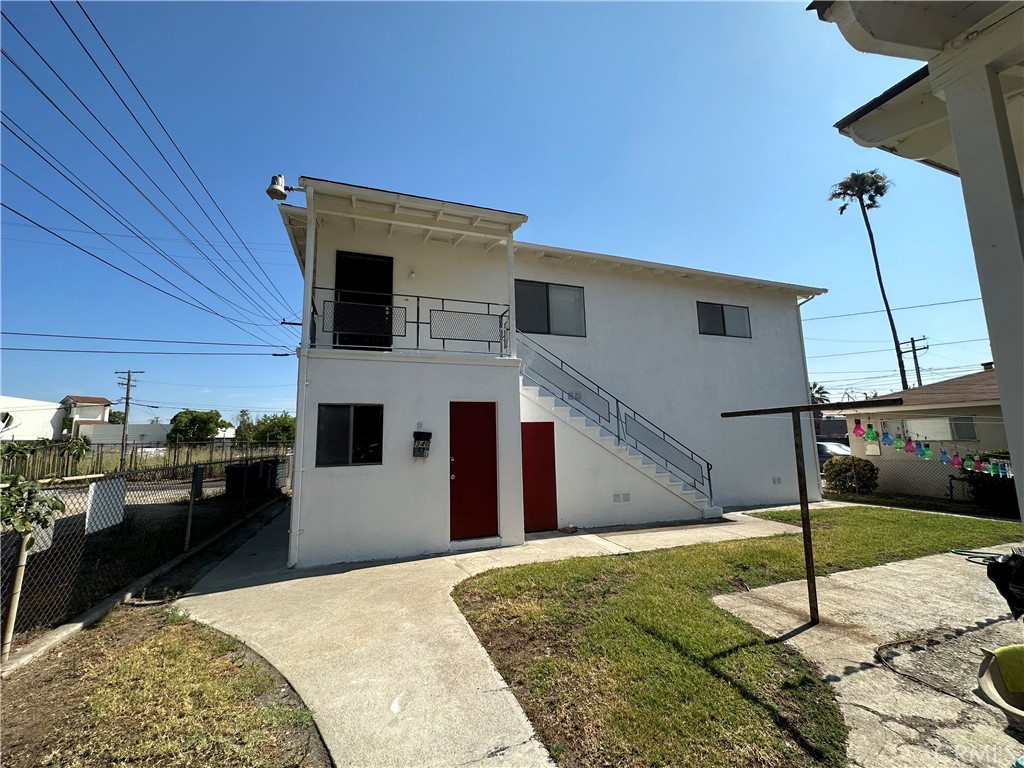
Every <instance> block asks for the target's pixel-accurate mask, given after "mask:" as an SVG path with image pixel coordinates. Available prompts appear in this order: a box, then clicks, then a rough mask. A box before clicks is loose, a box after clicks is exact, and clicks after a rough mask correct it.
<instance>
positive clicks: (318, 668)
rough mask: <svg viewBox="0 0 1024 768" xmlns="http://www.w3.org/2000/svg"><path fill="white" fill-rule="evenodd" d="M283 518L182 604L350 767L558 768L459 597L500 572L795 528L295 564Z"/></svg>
mask: <svg viewBox="0 0 1024 768" xmlns="http://www.w3.org/2000/svg"><path fill="white" fill-rule="evenodd" d="M287 529H288V515H287V514H282V515H280V516H279V517H278V518H277V519H275V520H274V521H273V522H272V523H271V524H270V525H268V526H267V527H266V528H264V529H263V530H262V531H260V533H258V534H257V535H256V536H254V537H253V538H252V539H250V540H249V541H248V542H247V543H246V544H244V545H243V546H242V547H241V548H239V549H238V550H237V551H236V552H235V553H234V554H232V555H231V556H230V557H228V558H227V559H226V560H224V561H223V562H222V563H221V564H220V565H219V566H217V568H215V569H214V570H213V571H211V572H210V573H209V574H207V576H206V577H205V578H203V579H202V580H201V581H200V582H199V583H198V584H196V586H195V587H194V588H193V590H192V592H190V593H189V594H188V595H187V596H186V597H184V598H182V599H181V600H180V601H179V605H180V606H181V607H182V608H184V609H186V610H188V611H189V613H190V614H191V616H192V617H193V618H195V619H197V620H199V621H202V622H205V623H207V624H210V625H211V626H213V627H216V628H217V629H219V630H221V631H223V632H226V633H228V634H230V635H233V636H235V637H237V638H239V639H240V640H242V641H243V642H245V643H246V644H247V645H249V646H250V647H251V648H253V649H254V650H256V651H257V652H259V653H260V654H261V655H263V657H264V658H266V659H267V661H269V662H270V663H271V664H273V665H274V666H275V667H277V669H278V670H280V672H281V673H282V674H283V675H284V676H285V677H286V678H288V681H289V682H290V683H291V684H292V686H293V687H294V688H295V690H296V691H298V693H299V695H300V696H302V698H303V700H304V701H305V702H306V704H307V705H308V706H309V707H310V709H312V710H313V714H314V717H315V719H316V722H317V725H318V726H319V727H320V731H321V733H322V734H323V737H324V741H325V742H326V744H327V748H328V749H329V750H330V752H331V756H332V757H333V759H334V761H335V763H336V764H337V765H338V766H367V767H369V766H396V767H398V766H401V767H402V768H405V767H406V766H413V765H415V766H517V767H522V768H528V767H529V766H542V765H550V764H551V763H550V761H549V760H548V755H547V751H546V750H545V749H544V747H543V746H542V745H541V744H540V743H539V742H538V741H537V740H536V739H535V738H534V734H533V727H532V726H531V725H530V722H529V721H528V720H527V719H526V715H525V714H523V711H522V709H521V708H520V706H519V703H518V702H517V701H516V699H515V697H514V696H513V695H512V693H511V692H510V691H509V689H508V688H507V687H506V685H505V683H504V681H503V680H502V679H501V676H500V675H499V674H498V672H497V670H496V669H495V668H494V665H493V664H492V663H491V660H490V658H489V657H488V655H487V653H486V651H484V649H483V647H482V646H481V645H480V643H479V642H478V641H477V639H476V636H475V635H474V634H473V631H472V630H471V629H470V627H469V624H467V623H466V620H465V619H464V618H463V616H462V614H461V613H460V612H459V610H458V608H457V607H456V606H455V603H454V602H453V601H452V599H451V596H450V595H451V590H452V587H453V586H454V585H455V584H457V583H458V582H460V581H462V580H463V579H465V578H467V577H468V576H471V575H474V574H477V573H480V572H482V571H486V570H489V569H491V568H498V567H504V566H509V565H517V564H521V563H531V562H539V561H551V560H562V559H565V558H569V557H587V556H594V555H607V554H619V553H624V552H630V551H639V550H649V549H661V548H666V547H677V546H683V545H688V544H697V543H702V542H707V541H724V540H727V539H737V538H754V537H759V536H771V535H774V534H777V533H792V532H793V530H794V529H793V528H792V527H791V526H787V525H783V524H780V523H773V522H770V521H767V520H758V519H756V518H751V517H746V516H745V515H743V514H741V513H732V514H727V515H725V517H724V519H722V520H721V521H717V522H708V523H699V524H690V525H680V526H672V527H667V528H660V529H643V530H619V531H611V530H604V531H602V532H600V533H599V534H598V533H587V532H581V533H577V534H573V535H563V534H557V533H556V534H536V535H534V536H532V537H531V540H530V541H528V542H527V543H526V544H524V545H522V546H518V547H509V548H505V549H497V550H487V551H481V552H467V553H462V554H457V555H447V556H443V557H429V558H423V559H420V560H413V561H404V562H389V563H384V562H381V563H376V562H375V563H364V564H358V565H347V566H334V567H330V568H316V569H307V570H287V569H285V568H284V563H285V556H286V547H287V538H288V536H287Z"/></svg>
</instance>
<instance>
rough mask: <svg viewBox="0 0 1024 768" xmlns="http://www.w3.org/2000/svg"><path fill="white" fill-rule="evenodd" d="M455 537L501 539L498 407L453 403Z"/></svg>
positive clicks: (452, 483)
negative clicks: (496, 537)
mask: <svg viewBox="0 0 1024 768" xmlns="http://www.w3.org/2000/svg"><path fill="white" fill-rule="evenodd" d="M448 418H449V426H450V429H451V461H450V462H449V465H448V466H449V469H450V470H451V472H450V474H451V537H452V540H455V539H479V538H482V537H484V536H497V535H498V411H497V404H495V403H449V413H448Z"/></svg>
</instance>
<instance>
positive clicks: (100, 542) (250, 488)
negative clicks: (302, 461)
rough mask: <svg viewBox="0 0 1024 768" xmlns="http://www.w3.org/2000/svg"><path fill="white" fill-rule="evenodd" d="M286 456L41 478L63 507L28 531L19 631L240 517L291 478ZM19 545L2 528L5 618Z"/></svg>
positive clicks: (54, 617) (72, 608) (46, 622)
mask: <svg viewBox="0 0 1024 768" xmlns="http://www.w3.org/2000/svg"><path fill="white" fill-rule="evenodd" d="M290 461H291V457H290V456H285V455H280V456H273V457H266V458H263V459H254V460H242V461H236V462H230V461H228V462H211V463H204V464H195V465H190V466H177V467H161V468H156V469H147V470H139V471H132V472H123V473H114V474H108V475H97V476H93V477H89V478H83V479H75V480H73V481H68V482H60V481H57V482H53V483H49V484H47V487H46V488H45V490H43V491H41V493H42V494H43V495H45V496H52V497H56V498H59V499H60V500H61V501H63V502H64V505H65V510H64V511H63V512H61V513H59V514H58V515H56V516H55V518H54V519H53V521H52V524H50V525H48V526H46V527H43V526H37V528H36V530H35V531H34V535H33V539H34V541H33V543H32V546H31V548H30V549H29V550H28V557H27V561H26V564H25V575H24V581H23V583H22V589H21V596H20V600H19V606H18V616H17V620H16V622H15V627H14V628H15V632H16V633H24V632H27V631H32V630H37V629H45V628H48V627H52V626H55V625H58V624H60V623H62V622H64V621H66V620H68V619H69V618H71V617H73V616H75V615H76V614H78V613H80V612H81V611H83V610H85V609H86V608H89V607H90V606H92V605H94V604H95V603H96V602H98V601H99V600H102V599H103V598H104V597H106V596H107V595H109V594H111V593H112V592H114V591H116V590H118V589H123V588H124V587H125V586H127V585H128V584H130V583H131V582H132V581H134V580H135V579H137V578H138V577H140V576H142V575H144V574H146V573H148V572H150V571H152V570H153V569H154V568H157V567H158V566H160V565H162V564H163V563H166V562H167V561H169V560H171V559H172V558H174V557H176V556H178V555H180V554H182V553H184V552H187V551H188V550H190V549H192V548H193V547H195V545H196V544H199V543H201V542H202V541H203V540H204V539H207V538H209V537H211V536H213V535H215V534H218V533H220V532H222V531H224V530H226V529H227V528H229V527H230V526H232V525H233V524H235V523H236V522H239V521H240V520H242V519H243V518H244V517H246V516H247V515H248V514H249V513H250V512H251V511H252V510H254V509H255V508H256V507H258V506H260V505H261V504H263V503H264V502H266V501H267V500H269V499H272V498H274V497H275V496H276V495H278V494H279V493H280V492H281V491H282V490H284V489H285V488H286V487H287V486H285V485H283V483H287V482H288V481H289V479H290V472H291V470H290ZM20 547H21V537H20V535H19V534H17V533H16V532H15V531H12V530H4V531H3V533H2V534H0V570H2V578H0V596H2V610H3V616H4V620H6V616H7V608H8V605H9V602H10V597H11V589H12V586H13V580H14V571H15V567H16V564H17V561H18V552H19V549H20ZM15 644H16V645H17V642H16V643H15Z"/></svg>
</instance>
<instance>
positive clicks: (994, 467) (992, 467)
mask: <svg viewBox="0 0 1024 768" xmlns="http://www.w3.org/2000/svg"><path fill="white" fill-rule="evenodd" d="M988 473H989V474H990V475H992V477H999V462H998V461H993V462H990V463H989V465H988Z"/></svg>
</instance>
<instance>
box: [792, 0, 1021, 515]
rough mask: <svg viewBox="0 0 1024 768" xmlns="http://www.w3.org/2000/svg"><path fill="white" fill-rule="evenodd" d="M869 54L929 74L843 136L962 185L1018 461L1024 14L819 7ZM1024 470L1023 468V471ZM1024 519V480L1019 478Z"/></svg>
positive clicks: (1003, 8) (855, 4)
mask: <svg viewBox="0 0 1024 768" xmlns="http://www.w3.org/2000/svg"><path fill="white" fill-rule="evenodd" d="M809 10H814V11H816V12H817V14H818V17H819V18H820V19H822V20H823V21H827V22H831V23H834V24H836V25H837V26H838V27H839V30H840V31H841V32H842V35H843V37H844V38H846V40H847V41H848V42H849V43H850V45H851V46H853V47H854V48H856V49H857V50H859V51H863V52H866V53H875V54H881V55H883V56H896V57H900V58H907V59H917V60H919V61H925V62H927V66H925V67H923V68H922V69H920V70H918V71H917V72H915V73H914V74H913V75H911V76H910V77H907V78H905V79H904V80H902V81H901V82H899V83H897V84H896V85H894V86H893V87H892V88H890V89H889V90H887V91H885V93H883V94H881V95H880V96H879V97H878V98H876V99H873V100H872V101H871V102H869V103H868V104H865V105H864V106H863V107H861V108H860V109H858V110H856V111H855V112H853V113H852V114H850V115H849V116H847V117H845V118H843V119H842V120H840V121H839V123H837V124H836V127H837V128H838V129H839V130H840V132H841V133H843V134H844V135H846V136H849V137H850V138H851V139H853V140H854V141H855V142H857V143H858V144H860V145H862V146H867V147H877V148H879V149H883V150H885V151H887V152H890V153H892V154H894V155H897V156H900V157H905V158H908V159H911V160H916V161H918V162H921V163H924V164H926V165H929V166H931V167H933V168H937V169H939V170H942V171H946V172H948V173H951V174H954V175H956V176H959V177H960V183H961V186H962V188H963V194H964V204H965V207H966V209H967V221H968V225H969V227H970V232H971V241H972V243H973V245H974V261H975V263H976V265H977V268H978V283H979V285H980V286H981V297H982V300H983V302H984V305H985V321H986V323H987V324H988V335H989V340H990V342H991V345H992V354H993V356H994V358H995V362H996V365H997V366H998V367H999V394H1000V400H1001V402H1002V406H1003V412H1004V416H1005V419H1006V424H1007V440H1008V442H1009V448H1010V452H1011V454H1012V455H1013V456H1014V457H1015V458H1018V459H1019V457H1020V456H1022V455H1024V302H1022V301H1021V297H1022V296H1024V227H1022V226H1021V207H1022V202H1021V201H1022V200H1024V110H1022V109H1021V95H1022V94H1024V78H1022V77H1021V72H1022V67H1024V35H1022V34H1021V29H1022V25H1024V4H1021V3H1020V2H970V3H952V2H945V3H935V2H929V3H921V2H905V1H904V2H884V3H880V2H876V1H874V0H839V1H838V2H830V1H829V0H815V2H812V3H811V4H810V6H809ZM1018 463H1020V462H1019V461H1018ZM1016 490H1017V500H1018V502H1019V505H1020V509H1021V514H1022V515H1024V473H1021V474H1019V475H1017V477H1016Z"/></svg>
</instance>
